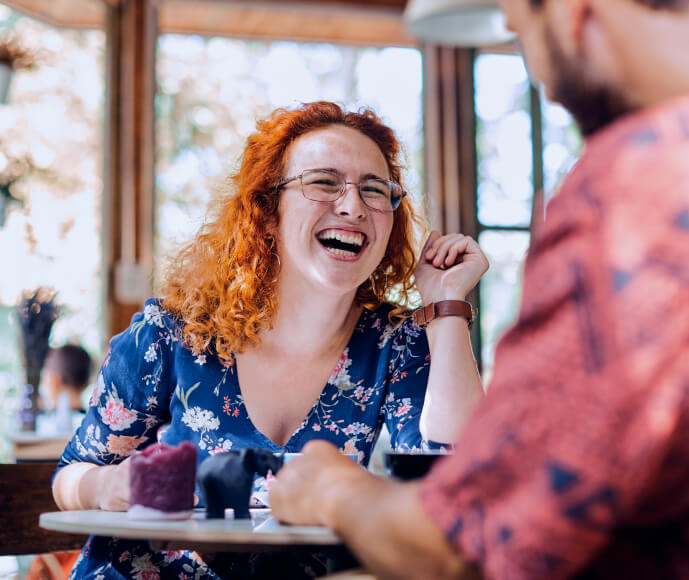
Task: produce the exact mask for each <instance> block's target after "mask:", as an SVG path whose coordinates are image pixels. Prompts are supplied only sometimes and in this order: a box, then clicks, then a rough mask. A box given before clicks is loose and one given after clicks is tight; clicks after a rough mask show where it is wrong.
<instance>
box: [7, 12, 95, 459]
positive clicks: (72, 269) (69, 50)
mask: <svg viewBox="0 0 689 580" xmlns="http://www.w3.org/2000/svg"><path fill="white" fill-rule="evenodd" d="M8 35H11V36H12V38H13V39H15V41H16V43H17V44H18V45H21V46H22V47H24V48H25V49H27V50H28V51H29V52H30V53H31V54H32V55H34V57H35V62H34V64H33V66H31V67H30V68H22V69H19V70H16V71H14V72H13V73H12V75H11V82H10V85H9V90H8V93H7V97H6V99H5V101H4V102H0V197H1V198H2V199H1V200H0V201H2V202H3V203H2V206H3V207H2V210H3V211H2V216H1V217H0V267H1V268H2V273H1V274H0V426H1V427H0V461H3V460H7V459H8V458H9V455H10V449H9V444H8V442H7V439H6V437H5V436H6V431H7V429H8V428H10V426H11V425H12V423H13V419H14V416H15V409H16V406H17V403H18V396H17V395H18V392H19V389H21V388H22V386H23V384H24V382H25V378H24V370H23V365H22V361H21V354H20V351H19V345H18V336H17V334H18V333H17V326H16V322H15V317H14V306H15V304H16V302H17V299H18V297H19V295H20V293H21V292H22V291H23V290H31V289H35V288H37V287H39V286H48V287H51V288H53V289H54V290H55V291H56V292H57V302H58V304H59V305H60V316H59V318H58V319H57V321H56V323H55V325H54V326H53V331H52V335H51V343H52V345H53V346H59V345H61V344H63V343H65V342H68V341H74V342H78V343H80V344H82V345H84V347H85V348H87V349H88V350H89V351H90V352H91V353H92V355H93V356H94V358H96V359H99V358H100V357H101V353H100V348H101V342H102V338H101V332H100V329H101V324H100V320H101V304H100V302H101V301H100V296H101V264H102V256H101V239H100V235H101V221H102V209H101V206H102V198H103V184H102V165H103V136H102V132H103V111H104V86H103V85H104V51H105V35H104V33H103V32H102V31H75V30H61V29H56V28H52V27H50V26H47V25H45V24H42V23H40V22H38V21H36V20H33V19H31V18H28V17H25V16H21V15H20V14H18V13H16V12H13V11H12V10H10V9H9V8H8V7H6V6H4V5H3V4H0V39H6V38H8ZM10 195H11V196H12V197H11V198H10V197H9V196H10ZM5 202H7V205H6V206H5ZM5 210H6V211H5Z"/></svg>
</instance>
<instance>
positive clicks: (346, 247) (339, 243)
mask: <svg viewBox="0 0 689 580" xmlns="http://www.w3.org/2000/svg"><path fill="white" fill-rule="evenodd" d="M365 239H366V237H365V236H364V234H362V233H360V232H343V231H339V230H324V231H323V232H321V233H320V234H318V241H319V242H320V243H321V244H322V245H323V246H324V247H325V248H326V249H327V250H328V251H330V252H332V253H333V254H336V255H338V256H356V255H357V254H358V253H359V252H361V249H362V248H363V246H364V242H365Z"/></svg>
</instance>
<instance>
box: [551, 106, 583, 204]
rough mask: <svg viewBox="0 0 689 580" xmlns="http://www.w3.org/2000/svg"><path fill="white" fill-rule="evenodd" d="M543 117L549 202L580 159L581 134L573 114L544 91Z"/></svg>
mask: <svg viewBox="0 0 689 580" xmlns="http://www.w3.org/2000/svg"><path fill="white" fill-rule="evenodd" d="M541 103H542V107H541V108H542V111H543V114H542V117H543V172H544V178H545V187H544V191H545V198H546V203H547V202H548V201H549V200H550V199H551V198H552V196H553V195H555V192H556V191H557V188H558V187H559V185H560V182H561V181H562V179H563V177H564V176H565V175H566V174H567V173H568V172H569V170H570V169H572V167H573V166H574V164H575V163H576V160H577V158H578V156H579V153H580V151H581V145H582V141H581V134H580V133H579V129H578V128H577V126H576V124H575V123H574V119H572V117H571V115H570V114H569V113H568V112H567V111H566V110H565V109H564V108H563V107H561V106H560V105H556V104H554V103H551V102H549V101H547V100H546V99H545V96H544V95H543V94H541Z"/></svg>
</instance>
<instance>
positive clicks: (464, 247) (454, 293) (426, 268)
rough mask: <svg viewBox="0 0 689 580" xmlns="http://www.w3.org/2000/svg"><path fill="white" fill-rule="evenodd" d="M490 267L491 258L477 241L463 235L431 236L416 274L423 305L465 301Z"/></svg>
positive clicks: (433, 233) (434, 233) (435, 232)
mask: <svg viewBox="0 0 689 580" xmlns="http://www.w3.org/2000/svg"><path fill="white" fill-rule="evenodd" d="M486 270H488V260H487V259H486V256H485V255H484V254H483V252H482V251H481V248H480V247H479V245H478V244H477V243H476V241H475V240H474V239H473V238H471V237H469V236H465V235H463V234H448V235H445V236H441V235H440V233H439V232H437V231H433V232H431V235H430V236H428V239H427V240H426V244H425V245H424V248H423V251H422V252H421V259H420V260H419V264H418V265H417V266H416V270H415V272H414V276H415V278H416V285H417V287H418V289H419V292H420V293H421V298H422V300H423V304H424V305H426V304H430V303H431V302H438V301H439V300H464V299H465V298H466V295H467V294H468V293H469V291H470V290H471V289H472V288H473V287H474V286H476V284H477V283H478V281H479V279H480V278H481V276H483V274H484V273H485V272H486Z"/></svg>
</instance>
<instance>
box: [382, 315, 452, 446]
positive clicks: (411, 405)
mask: <svg viewBox="0 0 689 580" xmlns="http://www.w3.org/2000/svg"><path fill="white" fill-rule="evenodd" d="M385 334H386V333H385V332H384V333H383V339H384V338H385ZM390 342H391V345H390V346H391V349H390V361H389V365H388V377H389V378H388V390H387V394H386V397H385V403H384V405H383V409H382V413H383V414H384V418H385V425H386V427H387V429H388V431H389V432H390V445H391V447H392V448H393V449H394V450H397V451H404V450H415V449H441V448H444V447H447V445H446V444H443V443H439V442H435V441H428V440H425V439H423V438H422V437H421V432H420V430H419V419H420V418H421V409H422V408H423V402H424V398H425V396H426V386H427V385H428V372H429V369H430V358H431V355H430V350H429V347H428V339H427V338H426V332H425V331H424V330H422V329H421V328H419V327H418V326H417V325H416V324H415V323H414V322H413V321H412V320H411V319H406V320H404V321H403V322H401V323H399V324H398V325H396V326H395V327H393V328H392V329H391V338H390Z"/></svg>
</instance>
